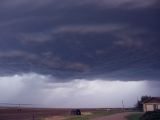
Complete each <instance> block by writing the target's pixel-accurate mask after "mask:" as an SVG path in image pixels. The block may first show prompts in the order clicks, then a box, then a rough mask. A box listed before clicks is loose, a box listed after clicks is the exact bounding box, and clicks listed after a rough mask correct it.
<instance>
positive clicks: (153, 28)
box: [0, 0, 160, 107]
mask: <svg viewBox="0 0 160 120" xmlns="http://www.w3.org/2000/svg"><path fill="white" fill-rule="evenodd" d="M159 11H160V2H159V1H158V0H45V1H44V0H1V1H0V103H6V102H8V103H29V104H34V105H37V106H38V105H39V106H44V107H121V106H122V105H121V101H122V100H124V102H125V105H126V106H127V107H131V106H134V105H135V103H136V101H137V99H139V98H140V96H142V95H151V96H160V92H158V91H160V88H159V85H160V48H159V46H160V41H159V38H160V34H159V33H160V23H159V21H160V17H159V14H160V12H159Z"/></svg>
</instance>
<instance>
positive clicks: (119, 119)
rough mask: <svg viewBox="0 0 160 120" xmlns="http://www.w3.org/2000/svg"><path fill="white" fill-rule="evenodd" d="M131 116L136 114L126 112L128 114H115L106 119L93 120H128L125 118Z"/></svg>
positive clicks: (96, 119)
mask: <svg viewBox="0 0 160 120" xmlns="http://www.w3.org/2000/svg"><path fill="white" fill-rule="evenodd" d="M130 114H134V113H133V112H132V113H129V112H126V113H118V114H114V115H110V116H105V117H100V118H95V119H92V120H127V119H126V118H125V117H126V116H128V115H130Z"/></svg>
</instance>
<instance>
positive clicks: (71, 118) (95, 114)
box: [66, 111, 119, 120]
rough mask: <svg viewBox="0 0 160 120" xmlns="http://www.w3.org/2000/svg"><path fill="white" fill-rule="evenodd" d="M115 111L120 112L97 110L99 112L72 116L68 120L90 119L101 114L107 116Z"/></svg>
mask: <svg viewBox="0 0 160 120" xmlns="http://www.w3.org/2000/svg"><path fill="white" fill-rule="evenodd" d="M115 113H119V112H118V111H110V112H107V111H97V112H93V113H91V114H89V115H81V116H72V117H68V118H67V119H66V120H89V119H91V118H96V117H101V116H107V115H112V114H115Z"/></svg>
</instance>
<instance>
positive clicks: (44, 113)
mask: <svg viewBox="0 0 160 120" xmlns="http://www.w3.org/2000/svg"><path fill="white" fill-rule="evenodd" d="M70 111H71V109H58V108H57V109H56V108H54V109H53V108H18V107H17V108H0V120H89V119H92V118H97V117H101V116H108V115H112V114H115V113H119V112H122V109H81V112H82V116H78V117H77V116H72V115H70ZM128 111H131V109H130V110H128Z"/></svg>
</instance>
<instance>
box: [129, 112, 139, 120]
mask: <svg viewBox="0 0 160 120" xmlns="http://www.w3.org/2000/svg"><path fill="white" fill-rule="evenodd" d="M141 116H142V114H140V113H137V114H132V115H129V116H127V120H140V118H141Z"/></svg>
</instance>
